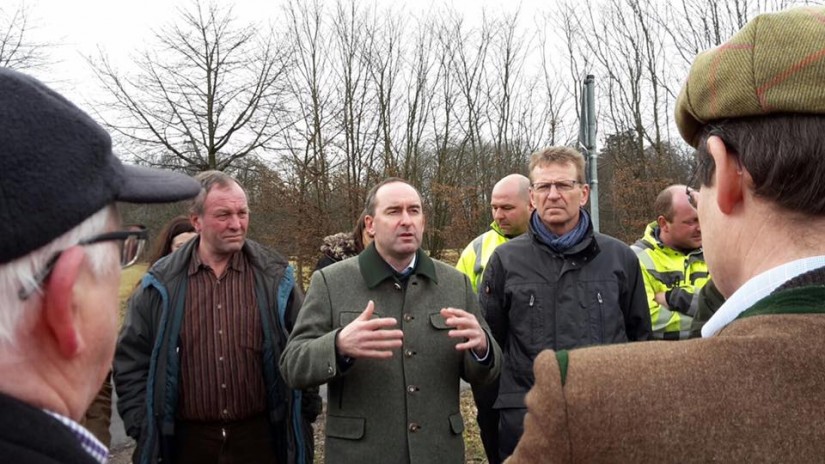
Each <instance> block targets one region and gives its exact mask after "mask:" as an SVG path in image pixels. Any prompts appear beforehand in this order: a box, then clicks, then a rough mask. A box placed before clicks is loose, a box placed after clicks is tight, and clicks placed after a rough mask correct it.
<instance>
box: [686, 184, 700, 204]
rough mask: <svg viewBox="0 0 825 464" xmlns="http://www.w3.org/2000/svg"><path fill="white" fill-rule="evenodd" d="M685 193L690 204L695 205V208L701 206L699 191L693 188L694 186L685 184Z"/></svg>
mask: <svg viewBox="0 0 825 464" xmlns="http://www.w3.org/2000/svg"><path fill="white" fill-rule="evenodd" d="M685 195H687V197H688V203H690V206H693V209H698V208H699V199H698V197H699V191H698V190H693V189H692V188H690V187H688V186H685Z"/></svg>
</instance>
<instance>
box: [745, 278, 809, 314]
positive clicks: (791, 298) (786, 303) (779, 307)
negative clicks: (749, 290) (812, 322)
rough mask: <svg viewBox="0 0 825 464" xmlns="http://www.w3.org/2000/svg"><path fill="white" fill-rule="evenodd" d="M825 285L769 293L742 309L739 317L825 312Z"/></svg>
mask: <svg viewBox="0 0 825 464" xmlns="http://www.w3.org/2000/svg"><path fill="white" fill-rule="evenodd" d="M824 301H825V285H809V286H805V287H797V288H791V289H788V290H782V291H780V292H777V293H774V294H772V295H769V296H768V297H766V298H763V299H761V300H759V301H758V302H757V303H756V304H755V305H753V306H751V307H750V308H748V309H746V310H745V311H742V313H741V314H739V316H738V317H737V319H740V318H743V317H751V316H762V315H766V314H817V313H825V304H823V302H824Z"/></svg>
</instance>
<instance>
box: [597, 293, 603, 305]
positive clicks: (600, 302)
mask: <svg viewBox="0 0 825 464" xmlns="http://www.w3.org/2000/svg"><path fill="white" fill-rule="evenodd" d="M596 299H597V300H599V304H602V303H604V300H602V292H596Z"/></svg>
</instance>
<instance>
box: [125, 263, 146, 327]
mask: <svg viewBox="0 0 825 464" xmlns="http://www.w3.org/2000/svg"><path fill="white" fill-rule="evenodd" d="M147 267H148V266H147V265H146V263H137V264H135V265H134V266H130V267H127V268H126V269H124V270H123V272H121V274H120V290H119V291H118V298H119V301H120V322H121V324H122V323H123V318H124V316H125V315H126V301H127V300H128V299H129V297H130V296H131V295H132V292H133V291H134V290H135V287H136V286H137V284H138V282H140V278H141V277H143V274H146V268H147Z"/></svg>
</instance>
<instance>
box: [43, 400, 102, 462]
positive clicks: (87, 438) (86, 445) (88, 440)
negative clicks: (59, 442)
mask: <svg viewBox="0 0 825 464" xmlns="http://www.w3.org/2000/svg"><path fill="white" fill-rule="evenodd" d="M43 412H45V413H46V414H48V415H50V416H52V417H54V418H55V419H57V420H58V421H59V422H60V423H61V424H63V425H65V426H66V427H67V428H68V429H69V430H71V431H72V434H74V436H75V437H76V438H77V441H78V442H79V443H80V446H81V447H82V448H83V450H84V451H86V452H87V453H89V456H91V457H92V458H94V460H95V461H97V462H99V463H100V464H106V462H107V461H108V460H109V449H108V448H106V447H105V446H103V443H101V442H100V440H98V439H97V438H95V436H94V435H92V434H91V432H89V431H88V430H86V429H85V428H84V427H83V426H82V425H80V424H78V423H77V422H75V421H73V420H71V419H69V418H68V417H66V416H62V415H60V414H58V413H56V412H53V411H49V410H47V409H44V410H43Z"/></svg>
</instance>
